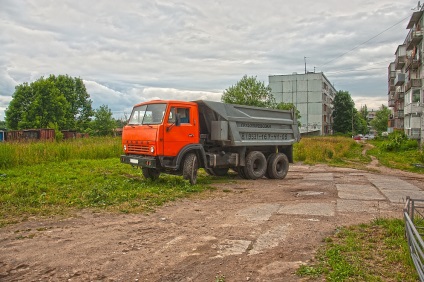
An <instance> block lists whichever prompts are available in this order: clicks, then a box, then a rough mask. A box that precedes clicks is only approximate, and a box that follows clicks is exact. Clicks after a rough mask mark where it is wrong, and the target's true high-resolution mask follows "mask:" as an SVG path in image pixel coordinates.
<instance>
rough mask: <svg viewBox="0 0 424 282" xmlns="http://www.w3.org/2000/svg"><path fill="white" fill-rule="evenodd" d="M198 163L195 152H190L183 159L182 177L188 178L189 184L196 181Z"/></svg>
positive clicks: (193, 183)
mask: <svg viewBox="0 0 424 282" xmlns="http://www.w3.org/2000/svg"><path fill="white" fill-rule="evenodd" d="M198 168H199V165H198V163H197V156H196V154H195V153H190V154H188V155H187V157H186V158H185V159H184V164H183V178H184V179H188V181H189V182H190V184H191V185H195V184H196V183H197V170H198Z"/></svg>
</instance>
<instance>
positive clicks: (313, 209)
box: [277, 203, 335, 216]
mask: <svg viewBox="0 0 424 282" xmlns="http://www.w3.org/2000/svg"><path fill="white" fill-rule="evenodd" d="M277 214H296V215H316V216H334V214H335V203H299V204H292V205H290V204H289V205H284V206H283V207H281V208H280V209H279V210H278V212H277Z"/></svg>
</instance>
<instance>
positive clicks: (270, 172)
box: [267, 153, 289, 179]
mask: <svg viewBox="0 0 424 282" xmlns="http://www.w3.org/2000/svg"><path fill="white" fill-rule="evenodd" d="M288 171H289V159H288V158H287V156H286V155H285V154H283V153H278V154H272V155H271V156H270V157H269V158H268V168H267V176H268V177H269V178H271V179H284V178H285V177H286V175H287V172H288Z"/></svg>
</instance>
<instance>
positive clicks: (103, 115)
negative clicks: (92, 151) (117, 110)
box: [91, 105, 116, 136]
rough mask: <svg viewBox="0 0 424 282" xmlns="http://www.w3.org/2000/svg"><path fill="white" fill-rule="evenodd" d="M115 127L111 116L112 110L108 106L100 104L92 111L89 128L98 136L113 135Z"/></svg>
mask: <svg viewBox="0 0 424 282" xmlns="http://www.w3.org/2000/svg"><path fill="white" fill-rule="evenodd" d="M115 128H116V121H115V120H114V119H113V117H112V111H111V110H110V109H109V107H108V106H106V105H102V106H100V108H99V109H97V110H95V111H94V120H93V121H92V122H91V129H92V130H93V131H94V134H96V135H99V136H108V135H113V130H114V129H115Z"/></svg>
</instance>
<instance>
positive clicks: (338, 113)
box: [333, 90, 357, 134]
mask: <svg viewBox="0 0 424 282" xmlns="http://www.w3.org/2000/svg"><path fill="white" fill-rule="evenodd" d="M333 106H334V109H333V121H334V124H333V130H334V132H335V133H343V134H347V133H352V131H353V124H354V116H355V113H356V112H357V110H356V109H355V103H354V102H353V100H352V98H351V97H350V94H349V92H348V91H342V90H340V91H337V93H336V95H335V97H334V101H333Z"/></svg>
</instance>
